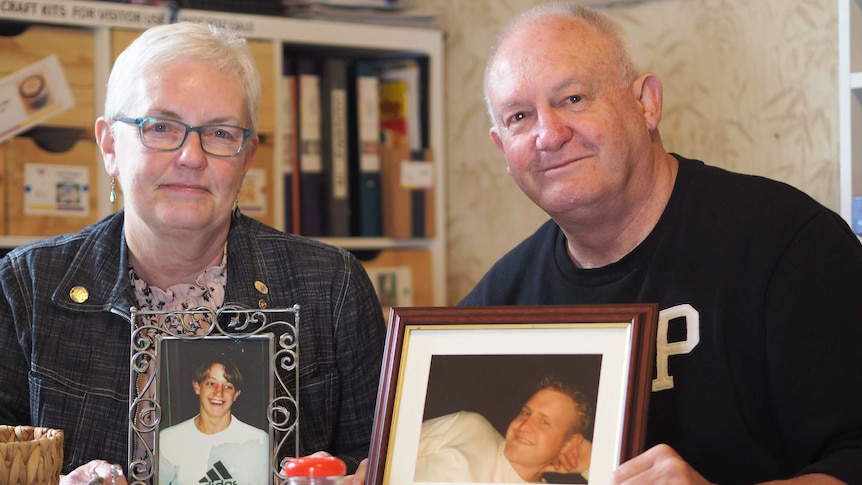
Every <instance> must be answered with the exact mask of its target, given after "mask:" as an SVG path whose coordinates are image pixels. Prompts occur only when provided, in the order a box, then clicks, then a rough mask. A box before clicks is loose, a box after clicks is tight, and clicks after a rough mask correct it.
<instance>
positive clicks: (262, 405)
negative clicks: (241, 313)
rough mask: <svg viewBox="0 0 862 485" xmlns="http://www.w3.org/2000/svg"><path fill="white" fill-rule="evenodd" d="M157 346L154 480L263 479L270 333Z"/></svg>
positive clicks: (165, 483) (266, 475)
mask: <svg viewBox="0 0 862 485" xmlns="http://www.w3.org/2000/svg"><path fill="white" fill-rule="evenodd" d="M160 346H161V349H160V351H159V354H160V357H161V365H162V378H161V379H160V380H159V388H160V389H159V401H160V403H161V406H162V422H161V425H160V427H159V434H158V441H157V449H158V458H159V459H158V477H159V480H158V482H157V483H158V484H159V485H170V484H182V483H236V484H242V483H248V484H265V483H269V481H270V475H271V474H270V463H269V457H270V449H271V448H270V436H269V432H268V429H269V425H268V423H267V406H268V405H269V403H270V402H271V400H272V385H271V379H270V376H271V375H272V374H271V372H270V371H269V367H270V364H271V362H272V338H271V336H253V337H248V338H244V339H241V340H240V339H233V338H229V337H217V336H214V337H209V338H206V339H200V340H187V339H179V338H175V337H165V338H162V339H161V342H160Z"/></svg>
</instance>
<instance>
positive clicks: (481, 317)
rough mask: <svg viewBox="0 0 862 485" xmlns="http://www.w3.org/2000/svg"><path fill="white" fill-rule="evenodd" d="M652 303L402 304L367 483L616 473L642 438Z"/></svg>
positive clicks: (388, 353)
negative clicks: (463, 305) (474, 305)
mask: <svg viewBox="0 0 862 485" xmlns="http://www.w3.org/2000/svg"><path fill="white" fill-rule="evenodd" d="M657 316H658V310H657V306H656V305H653V304H622V305H590V306H571V305H569V306H505V307H433V308H431V307H429V308H421V307H413V308H393V309H392V310H391V312H390V317H389V327H388V329H387V332H388V335H387V344H386V350H385V355H384V366H383V370H382V372H381V380H380V387H379V392H378V405H377V414H376V417H375V423H374V429H373V432H372V442H371V450H370V453H369V481H368V483H369V484H373V485H395V484H398V485H412V484H420V483H483V484H488V483H523V482H527V483H542V482H547V483H607V482H608V480H609V477H610V474H611V472H612V471H613V469H614V468H616V466H617V465H619V463H621V462H622V461H624V460H626V459H628V458H630V457H632V456H635V455H637V454H638V453H640V452H642V451H643V447H644V438H645V434H644V433H645V422H646V421H645V415H646V414H645V413H646V409H647V399H648V396H649V388H650V383H651V380H652V379H651V378H652V376H651V369H652V367H651V365H650V363H651V362H652V359H653V358H654V354H655V345H654V343H655V335H656V325H657Z"/></svg>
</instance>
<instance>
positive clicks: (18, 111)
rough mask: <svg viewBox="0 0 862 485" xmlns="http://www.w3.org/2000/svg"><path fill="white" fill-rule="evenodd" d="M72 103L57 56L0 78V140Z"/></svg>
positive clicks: (60, 111) (51, 115) (49, 116)
mask: <svg viewBox="0 0 862 485" xmlns="http://www.w3.org/2000/svg"><path fill="white" fill-rule="evenodd" d="M74 104H75V100H74V98H73V97H72V91H71V90H70V89H69V83H68V82H67V81H66V75H65V73H64V72H63V68H62V67H61V66H60V61H59V60H57V56H54V55H52V56H48V57H46V58H44V59H42V60H40V61H38V62H35V63H33V64H30V65H29V66H27V67H25V68H24V69H21V70H19V71H16V72H14V73H12V74H10V75H8V76H6V77H4V78H3V79H0V143H2V142H4V141H6V140H8V139H9V138H12V137H13V136H15V135H17V134H18V133H21V132H23V131H26V130H27V129H29V128H30V127H32V126H33V125H36V124H38V123H41V122H43V121H45V120H47V119H49V118H51V117H53V116H56V115H58V114H60V113H62V112H63V111H65V110H67V109H69V108H71V107H72V106H73V105H74Z"/></svg>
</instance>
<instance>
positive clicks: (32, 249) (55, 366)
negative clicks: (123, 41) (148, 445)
mask: <svg viewBox="0 0 862 485" xmlns="http://www.w3.org/2000/svg"><path fill="white" fill-rule="evenodd" d="M259 98H260V79H259V74H258V73H257V71H256V68H255V65H254V61H253V60H252V58H251V56H250V54H249V52H248V51H247V48H246V46H245V41H244V40H243V39H241V38H239V37H238V36H236V35H235V34H233V33H231V32H228V31H225V30H222V29H218V28H215V27H210V26H206V25H201V24H193V23H178V24H171V25H163V26H158V27H154V28H151V29H149V30H147V31H146V32H144V33H143V34H142V35H141V36H140V37H139V38H138V39H137V40H135V41H134V42H133V43H132V44H131V45H130V46H129V47H128V48H127V49H126V50H125V51H124V52H123V53H122V54H121V55H120V56H119V57H118V58H117V60H116V63H115V64H114V67H113V70H112V72H111V75H110V77H109V79H108V86H107V94H106V100H105V114H104V116H102V117H100V118H98V120H97V121H96V125H95V131H96V140H97V142H98V145H99V148H100V150H101V152H102V156H103V159H104V164H105V169H106V170H107V172H108V174H109V175H110V176H111V178H112V189H111V190H112V200H113V198H114V190H115V187H116V186H118V188H119V189H121V190H122V193H123V195H124V206H125V207H124V210H121V211H118V212H117V213H115V214H112V215H110V216H108V217H106V218H105V219H103V220H102V221H100V222H98V223H96V224H94V225H93V226H90V227H88V228H86V229H84V230H82V231H81V232H79V233H76V234H71V235H65V236H58V237H52V238H49V239H46V240H43V241H40V242H36V243H33V244H31V245H28V246H25V247H21V248H17V249H15V250H13V251H12V252H10V253H9V254H8V255H7V256H6V257H5V258H4V259H3V260H2V261H0V289H2V297H0V354H2V355H3V356H4V357H3V359H0V422H6V423H20V424H32V425H37V426H49V427H54V428H62V429H63V430H64V431H65V436H66V442H65V450H64V451H65V462H64V471H65V472H67V473H68V475H66V476H65V477H64V482H63V483H88V481H90V480H92V479H94V480H95V481H98V479H99V478H103V479H104V480H105V483H112V481H113V479H112V478H111V473H110V463H126V460H127V459H128V414H129V401H128V399H129V395H128V389H129V378H130V377H129V367H130V365H129V362H130V360H129V356H130V353H129V342H130V329H129V309H130V308H131V307H132V306H136V307H138V308H141V309H157V310H179V309H183V308H191V307H196V306H206V307H210V308H219V307H221V306H223V305H226V304H231V305H233V304H235V305H239V306H242V307H246V308H286V307H292V306H293V305H294V304H299V305H300V307H301V321H300V332H299V334H300V340H299V348H300V383H301V384H302V387H301V388H300V395H299V399H300V410H301V426H300V444H301V448H302V451H303V452H305V453H311V452H315V451H326V452H328V453H332V454H333V455H337V456H339V457H340V458H342V459H344V460H345V461H346V462H347V463H348V467H349V469H351V470H355V469H356V467H357V466H358V465H359V462H360V461H361V460H362V459H363V458H364V457H365V456H366V455H367V451H368V450H367V448H368V444H369V440H370V434H371V424H372V419H373V414H374V404H375V399H376V392H377V381H378V377H379V372H380V363H381V358H382V349H383V338H384V333H385V326H384V323H383V319H382V311H381V309H380V305H379V303H378V301H377V298H376V296H375V293H374V290H373V287H372V284H371V283H370V281H369V280H368V277H367V275H366V274H365V272H364V270H363V269H362V266H361V265H360V263H359V262H358V261H357V260H356V259H355V258H354V257H353V256H351V255H350V253H348V252H346V251H344V250H341V249H337V248H334V247H330V246H327V245H324V244H321V243H318V242H315V241H312V240H308V239H305V238H301V237H298V236H294V235H290V234H284V233H282V232H280V231H277V230H275V229H272V228H270V227H267V226H264V225H262V224H260V223H258V222H256V221H254V220H252V219H250V218H247V217H245V216H242V215H241V214H239V212H238V211H237V210H236V203H237V194H238V192H239V190H240V187H241V185H242V182H243V177H244V175H245V173H246V171H247V170H248V168H249V165H250V163H251V161H252V157H253V156H254V152H255V150H256V148H257V145H258V137H257V135H256V132H255V129H256V122H257V104H258V100H259ZM205 325H206V322H204V326H205ZM202 330H203V329H202ZM28 390H29V392H28ZM94 460H95V461H94ZM103 460H104V461H103ZM355 478H356V480H357V481H356V483H360V482H361V481H363V480H364V466H363V467H360V471H359V473H357V476H356V477H355ZM117 483H124V480H123V479H122V478H118V480H117Z"/></svg>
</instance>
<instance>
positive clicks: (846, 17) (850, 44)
mask: <svg viewBox="0 0 862 485" xmlns="http://www.w3.org/2000/svg"><path fill="white" fill-rule="evenodd" d="M838 88H839V98H838V99H839V127H840V172H839V173H840V194H841V209H840V210H841V216H842V217H844V218H845V219H846V220H847V222H848V223H850V224H851V226H852V225H853V221H852V219H853V213H852V204H853V198H854V197H860V196H862V0H838ZM856 217H857V218H860V217H862V214H859V213H857V214H856Z"/></svg>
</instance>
